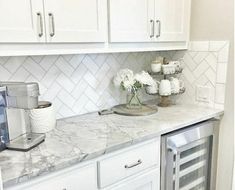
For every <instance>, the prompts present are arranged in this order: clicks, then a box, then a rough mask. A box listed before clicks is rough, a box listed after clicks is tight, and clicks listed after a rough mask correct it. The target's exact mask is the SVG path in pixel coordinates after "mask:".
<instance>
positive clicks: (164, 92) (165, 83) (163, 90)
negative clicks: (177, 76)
mask: <svg viewBox="0 0 235 190" xmlns="http://www.w3.org/2000/svg"><path fill="white" fill-rule="evenodd" d="M159 94H160V95H161V96H170V95H171V82H170V81H169V80H166V79H165V80H161V82H160V86H159Z"/></svg>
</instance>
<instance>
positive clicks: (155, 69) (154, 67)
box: [151, 62, 162, 73]
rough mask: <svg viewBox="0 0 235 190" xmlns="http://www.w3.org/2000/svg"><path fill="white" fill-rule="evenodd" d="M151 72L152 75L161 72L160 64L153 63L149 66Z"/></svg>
mask: <svg viewBox="0 0 235 190" xmlns="http://www.w3.org/2000/svg"><path fill="white" fill-rule="evenodd" d="M151 70H152V71H153V72H154V73H159V72H161V70H162V64H161V63H159V62H153V63H152V64H151Z"/></svg>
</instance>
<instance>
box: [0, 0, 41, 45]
mask: <svg viewBox="0 0 235 190" xmlns="http://www.w3.org/2000/svg"><path fill="white" fill-rule="evenodd" d="M43 14H44V13H43V2H42V1H41V0H20V1H15V0H0V43H12V42H15V43H17V42H45V36H44V34H45V32H44V26H43Z"/></svg>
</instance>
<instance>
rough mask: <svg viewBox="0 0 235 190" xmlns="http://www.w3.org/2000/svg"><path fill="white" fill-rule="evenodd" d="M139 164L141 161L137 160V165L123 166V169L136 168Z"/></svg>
mask: <svg viewBox="0 0 235 190" xmlns="http://www.w3.org/2000/svg"><path fill="white" fill-rule="evenodd" d="M140 164H142V161H141V160H138V161H137V163H134V164H132V165H125V166H124V167H125V168H126V169H130V168H134V167H135V166H138V165H140Z"/></svg>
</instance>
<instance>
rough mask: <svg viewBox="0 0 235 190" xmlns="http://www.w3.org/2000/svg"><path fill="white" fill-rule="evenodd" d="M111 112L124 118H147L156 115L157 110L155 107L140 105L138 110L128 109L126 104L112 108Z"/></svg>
mask: <svg viewBox="0 0 235 190" xmlns="http://www.w3.org/2000/svg"><path fill="white" fill-rule="evenodd" d="M112 111H113V112H114V113H116V114H119V115H126V116H147V115H152V114H155V113H157V111H158V109H157V106H156V105H142V106H141V108H138V109H129V108H127V107H126V104H121V105H117V106H114V107H113V108H112Z"/></svg>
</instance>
